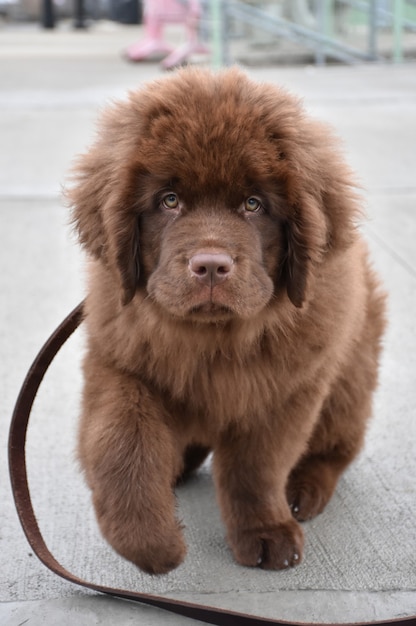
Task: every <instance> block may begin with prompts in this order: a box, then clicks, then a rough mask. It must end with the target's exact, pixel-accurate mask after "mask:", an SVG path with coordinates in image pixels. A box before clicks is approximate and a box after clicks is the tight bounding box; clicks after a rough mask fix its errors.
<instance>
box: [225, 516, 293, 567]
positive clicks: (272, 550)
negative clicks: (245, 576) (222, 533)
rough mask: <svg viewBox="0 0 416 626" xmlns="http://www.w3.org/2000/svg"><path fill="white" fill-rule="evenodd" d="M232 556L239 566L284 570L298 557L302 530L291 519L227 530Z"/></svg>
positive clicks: (291, 565)
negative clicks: (231, 530) (268, 524)
mask: <svg viewBox="0 0 416 626" xmlns="http://www.w3.org/2000/svg"><path fill="white" fill-rule="evenodd" d="M229 542H230V545H231V548H232V550H233V553H234V557H235V559H236V561H237V562H238V563H240V564H241V565H246V566H249V567H261V568H263V569H273V570H277V569H286V568H287V567H293V566H294V565H298V564H299V563H300V562H301V560H302V553H303V532H302V529H301V528H300V526H299V524H298V523H297V522H296V521H295V520H293V519H292V520H289V521H287V522H284V523H281V524H275V525H272V526H264V527H262V528H254V529H248V530H236V531H234V532H231V533H229Z"/></svg>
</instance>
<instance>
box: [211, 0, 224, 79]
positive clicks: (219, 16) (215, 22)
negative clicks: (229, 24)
mask: <svg viewBox="0 0 416 626" xmlns="http://www.w3.org/2000/svg"><path fill="white" fill-rule="evenodd" d="M210 13H211V16H210V17H211V66H212V67H213V69H215V70H217V69H219V68H220V67H222V66H223V65H224V57H225V52H224V49H225V45H226V42H225V35H224V25H223V19H224V15H223V13H224V7H223V0H211V2H210Z"/></svg>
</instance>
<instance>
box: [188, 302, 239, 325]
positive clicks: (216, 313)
mask: <svg viewBox="0 0 416 626" xmlns="http://www.w3.org/2000/svg"><path fill="white" fill-rule="evenodd" d="M188 315H189V316H190V317H198V318H209V319H210V320H219V319H229V318H230V317H232V316H233V315H234V312H233V311H232V309H231V308H230V307H228V306H225V305H224V304H217V303H216V302H212V301H208V302H202V303H200V304H197V305H195V306H193V307H192V308H191V309H190V310H189V311H188Z"/></svg>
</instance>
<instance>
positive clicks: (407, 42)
mask: <svg viewBox="0 0 416 626" xmlns="http://www.w3.org/2000/svg"><path fill="white" fill-rule="evenodd" d="M0 18H1V26H0V28H1V29H2V30H4V29H7V28H17V27H19V26H20V27H25V26H26V27H28V26H29V25H32V26H33V25H35V24H37V25H38V26H39V27H43V28H47V29H56V28H60V29H62V28H71V27H72V28H76V29H94V28H103V25H104V24H106V23H107V22H112V23H113V24H124V25H129V26H130V27H132V28H131V31H132V32H133V31H134V27H136V30H137V34H138V39H139V38H141V41H138V42H137V43H136V44H135V45H132V46H131V47H130V49H129V50H127V51H126V56H127V58H129V59H130V60H132V61H138V60H143V59H150V58H154V57H155V56H158V55H160V56H165V57H167V56H168V51H171V50H172V49H173V48H174V47H175V44H177V46H178V47H180V50H178V49H177V50H176V51H175V55H173V56H172V58H171V59H169V60H168V61H167V62H165V63H164V67H165V68H171V67H173V66H175V65H178V64H182V63H184V62H195V61H201V59H200V58H199V57H198V55H201V54H202V55H204V54H205V55H207V54H208V55H209V57H210V59H209V61H210V63H211V64H213V65H220V64H225V63H231V62H235V61H237V62H241V63H243V64H247V65H259V64H270V63H272V64H288V63H311V62H313V63H318V64H322V63H334V62H342V63H356V62H358V61H369V60H371V61H376V60H378V61H380V60H385V61H387V60H388V61H390V60H393V61H396V62H398V61H402V60H404V59H412V58H415V56H416V0H0ZM0 32H1V30H0ZM172 47H173V48H172ZM196 57H198V58H196ZM205 60H206V59H205Z"/></svg>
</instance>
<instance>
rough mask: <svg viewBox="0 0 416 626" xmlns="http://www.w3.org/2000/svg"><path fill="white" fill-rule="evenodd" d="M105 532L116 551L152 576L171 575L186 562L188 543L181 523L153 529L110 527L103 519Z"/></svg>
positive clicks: (102, 528)
mask: <svg viewBox="0 0 416 626" xmlns="http://www.w3.org/2000/svg"><path fill="white" fill-rule="evenodd" d="M99 523H100V528H101V532H102V534H103V535H104V537H105V538H106V539H107V541H108V542H109V543H110V545H111V546H112V548H113V549H114V550H115V551H116V552H117V553H118V554H120V556H122V557H124V558H125V559H127V560H128V561H131V562H132V563H134V565H137V567H139V568H140V569H141V570H143V571H144V572H147V573H148V574H167V573H168V572H170V571H171V570H173V569H175V568H176V567H178V565H180V564H181V563H182V561H183V560H184V558H185V556H186V544H185V541H184V539H183V535H182V530H181V527H180V525H179V524H177V523H176V524H174V525H172V527H167V526H164V527H163V528H162V527H161V526H159V527H157V526H155V527H154V528H150V527H149V526H148V525H147V526H146V525H144V524H143V525H140V524H138V525H136V524H135V525H133V524H131V525H130V527H129V528H127V527H126V525H124V528H122V527H121V526H114V525H112V526H110V527H109V526H108V525H107V524H106V523H105V521H104V520H103V519H102V518H101V519H99Z"/></svg>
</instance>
